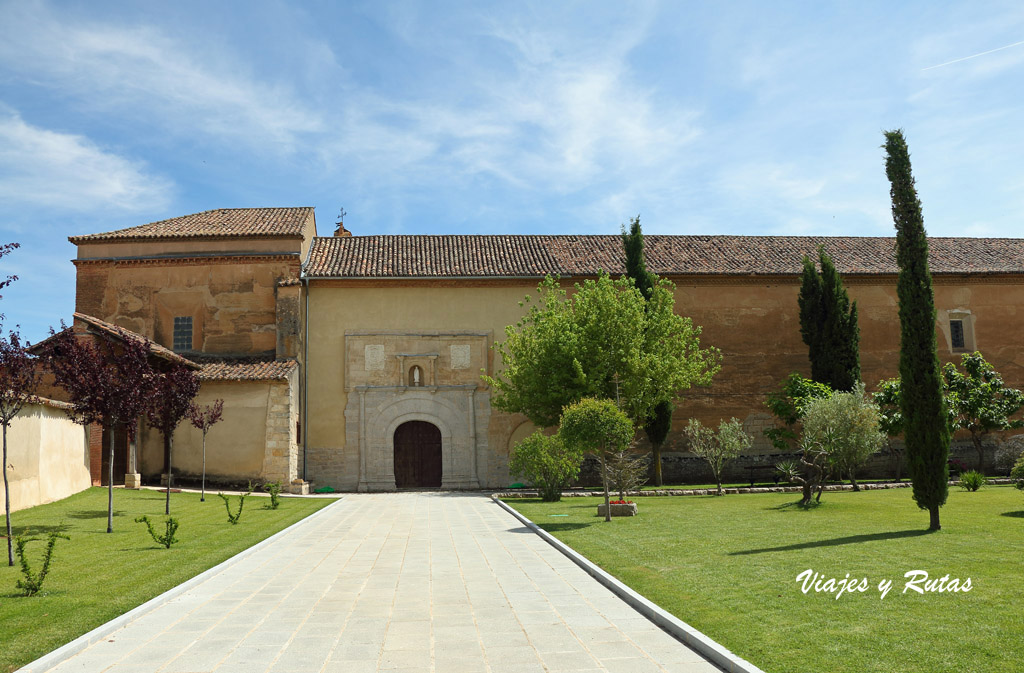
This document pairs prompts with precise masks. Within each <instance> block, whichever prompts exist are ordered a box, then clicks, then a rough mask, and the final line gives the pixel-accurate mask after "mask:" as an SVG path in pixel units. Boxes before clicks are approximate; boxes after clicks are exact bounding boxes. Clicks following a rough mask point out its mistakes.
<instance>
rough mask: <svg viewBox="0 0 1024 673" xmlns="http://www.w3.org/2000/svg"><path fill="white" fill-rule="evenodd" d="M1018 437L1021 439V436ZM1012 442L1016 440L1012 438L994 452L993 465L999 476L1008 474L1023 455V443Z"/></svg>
mask: <svg viewBox="0 0 1024 673" xmlns="http://www.w3.org/2000/svg"><path fill="white" fill-rule="evenodd" d="M1018 437H1021V435H1018ZM1014 440H1017V438H1016V437H1014V438H1012V439H1011V440H1010V441H1009V442H1007V443H1005V444H1003V445H1002V446H1000V447H999V449H998V450H997V451H996V457H995V460H994V461H993V465H994V467H995V468H996V470H998V471H999V472H1000V473H1001V474H1010V471H1011V470H1012V469H1013V466H1014V465H1015V464H1016V463H1017V461H1018V460H1019V459H1020V457H1021V455H1024V442H1021V441H1019V440H1018V441H1014Z"/></svg>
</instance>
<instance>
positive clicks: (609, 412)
mask: <svg viewBox="0 0 1024 673" xmlns="http://www.w3.org/2000/svg"><path fill="white" fill-rule="evenodd" d="M561 421H562V422H561V425H560V426H559V429H558V435H559V436H560V437H561V438H562V441H563V442H565V445H566V446H567V447H568V448H570V449H571V450H573V451H580V452H582V453H591V454H593V455H595V456H597V459H598V460H599V461H600V462H601V481H602V482H603V484H604V505H605V521H611V520H612V512H611V507H609V500H610V498H609V492H608V466H607V462H608V457H609V456H610V455H611V454H615V453H618V452H620V451H624V450H625V449H626V447H628V446H629V443H630V442H631V441H632V440H633V422H632V421H631V420H630V419H629V417H628V416H627V415H626V414H625V413H623V412H622V411H621V410H620V409H619V408H618V407H617V406H616V405H615V403H614V402H612V401H611V400H607V399H604V400H599V399H595V398H592V397H586V398H584V399H582V400H580V401H579V402H575V403H573V404H570V405H569V406H567V407H566V408H565V411H564V412H563V413H562V419H561Z"/></svg>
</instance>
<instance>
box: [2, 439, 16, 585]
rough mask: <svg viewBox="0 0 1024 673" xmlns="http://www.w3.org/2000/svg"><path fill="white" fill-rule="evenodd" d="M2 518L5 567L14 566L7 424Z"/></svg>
mask: <svg viewBox="0 0 1024 673" xmlns="http://www.w3.org/2000/svg"><path fill="white" fill-rule="evenodd" d="M4 518H5V519H7V565H9V566H13V565H14V548H13V547H12V546H11V486H10V484H8V483H7V424H6V423H4Z"/></svg>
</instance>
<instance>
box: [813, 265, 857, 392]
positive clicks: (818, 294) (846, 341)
mask: <svg viewBox="0 0 1024 673" xmlns="http://www.w3.org/2000/svg"><path fill="white" fill-rule="evenodd" d="M818 263H819V264H820V265H821V271H820V272H819V271H818V269H817V268H816V267H815V265H814V262H813V261H812V260H811V258H810V257H807V256H804V260H803V266H804V270H803V276H802V283H801V286H800V295H799V298H798V302H799V305H800V335H801V336H802V337H803V340H804V343H805V344H807V348H808V355H809V356H810V360H811V378H812V379H814V380H815V381H817V382H819V383H824V384H825V385H827V386H828V387H829V388H831V389H832V390H853V386H854V385H855V384H856V383H857V382H858V381H860V328H859V327H858V325H857V302H853V303H852V304H851V303H850V298H849V296H848V295H847V294H846V288H845V287H843V281H842V279H841V278H840V277H839V272H838V271H836V267H835V264H833V263H832V258H831V257H829V256H828V253H826V252H825V248H824V247H822V246H818Z"/></svg>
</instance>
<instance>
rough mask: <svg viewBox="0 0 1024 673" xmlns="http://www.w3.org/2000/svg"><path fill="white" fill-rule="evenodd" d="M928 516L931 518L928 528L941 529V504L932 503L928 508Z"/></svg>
mask: <svg viewBox="0 0 1024 673" xmlns="http://www.w3.org/2000/svg"><path fill="white" fill-rule="evenodd" d="M928 517H929V519H930V521H929V523H928V530H941V529H942V524H940V523H939V506H938V505H932V506H931V507H929V508H928Z"/></svg>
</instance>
